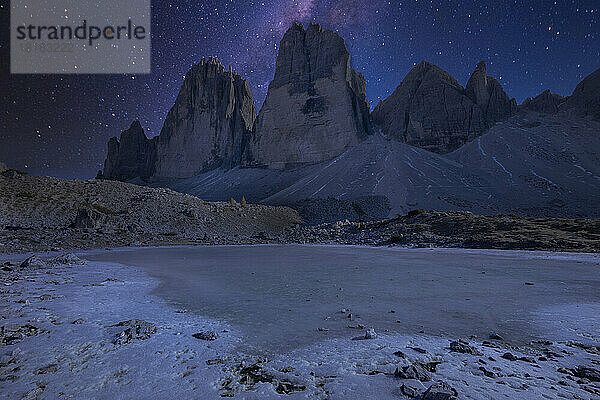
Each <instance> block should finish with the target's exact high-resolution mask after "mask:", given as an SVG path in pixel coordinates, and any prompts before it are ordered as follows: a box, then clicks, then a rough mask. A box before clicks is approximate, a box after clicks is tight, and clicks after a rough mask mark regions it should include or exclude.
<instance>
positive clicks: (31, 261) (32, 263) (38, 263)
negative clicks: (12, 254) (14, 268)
mask: <svg viewBox="0 0 600 400" xmlns="http://www.w3.org/2000/svg"><path fill="white" fill-rule="evenodd" d="M46 266H47V264H46V262H45V261H44V260H42V259H41V258H39V257H38V256H31V257H29V258H27V259H25V260H24V261H23V262H22V263H21V265H20V267H21V268H44V267H46Z"/></svg>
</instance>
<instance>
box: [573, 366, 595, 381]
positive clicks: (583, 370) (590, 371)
mask: <svg viewBox="0 0 600 400" xmlns="http://www.w3.org/2000/svg"><path fill="white" fill-rule="evenodd" d="M571 371H572V372H573V375H574V376H576V377H577V378H581V379H588V380H590V381H591V382H600V371H599V370H597V369H595V368H592V367H584V366H578V367H577V368H575V369H572V370H571Z"/></svg>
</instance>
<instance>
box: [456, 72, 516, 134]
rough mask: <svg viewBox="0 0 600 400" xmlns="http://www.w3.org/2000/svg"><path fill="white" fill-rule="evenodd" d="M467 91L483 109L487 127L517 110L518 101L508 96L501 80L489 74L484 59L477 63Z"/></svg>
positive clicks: (466, 88)
mask: <svg viewBox="0 0 600 400" xmlns="http://www.w3.org/2000/svg"><path fill="white" fill-rule="evenodd" d="M465 93H466V95H467V96H469V98H470V99H471V100H473V101H474V102H475V104H477V105H478V106H479V108H481V110H482V111H483V113H484V115H485V119H486V127H487V128H490V127H491V126H492V125H494V124H495V123H496V122H498V121H504V120H505V119H508V118H509V117H511V116H512V115H514V114H515V113H516V112H517V101H516V100H515V99H511V98H509V97H508V95H507V94H506V92H505V91H504V89H503V88H502V85H501V84H500V82H498V81H497V80H496V79H494V78H492V77H491V76H488V74H487V67H486V65H485V62H484V61H481V62H480V63H479V64H477V68H475V71H473V74H472V75H471V77H470V78H469V81H468V82H467V86H466V87H465Z"/></svg>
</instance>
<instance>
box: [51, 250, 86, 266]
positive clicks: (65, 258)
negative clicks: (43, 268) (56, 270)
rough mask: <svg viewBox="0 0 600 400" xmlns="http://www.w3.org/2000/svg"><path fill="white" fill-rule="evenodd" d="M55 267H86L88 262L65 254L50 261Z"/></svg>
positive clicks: (70, 254)
mask: <svg viewBox="0 0 600 400" xmlns="http://www.w3.org/2000/svg"><path fill="white" fill-rule="evenodd" d="M50 263H51V264H53V265H85V264H87V261H86V260H84V259H81V258H79V257H77V256H76V255H75V254H73V253H65V254H62V255H60V256H58V257H55V258H53V259H52V260H50Z"/></svg>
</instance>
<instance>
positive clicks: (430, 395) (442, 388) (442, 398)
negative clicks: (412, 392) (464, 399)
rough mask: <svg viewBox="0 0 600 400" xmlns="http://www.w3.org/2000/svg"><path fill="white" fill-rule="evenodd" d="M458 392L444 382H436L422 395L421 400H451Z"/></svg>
mask: <svg viewBox="0 0 600 400" xmlns="http://www.w3.org/2000/svg"><path fill="white" fill-rule="evenodd" d="M457 397H458V392H457V391H456V390H455V389H454V388H453V387H452V386H450V385H448V384H447V383H446V382H436V383H434V384H433V385H431V386H429V388H428V389H427V390H426V391H425V393H423V396H421V400H453V399H456V398H457Z"/></svg>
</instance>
